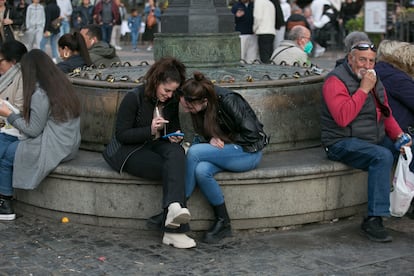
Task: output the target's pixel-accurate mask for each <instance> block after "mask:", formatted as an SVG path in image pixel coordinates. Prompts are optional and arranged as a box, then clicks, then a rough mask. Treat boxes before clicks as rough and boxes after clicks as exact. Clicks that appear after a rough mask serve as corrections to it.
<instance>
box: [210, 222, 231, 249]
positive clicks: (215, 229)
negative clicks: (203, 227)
mask: <svg viewBox="0 0 414 276" xmlns="http://www.w3.org/2000/svg"><path fill="white" fill-rule="evenodd" d="M231 236H232V234H231V225H230V222H229V221H228V220H226V219H223V218H217V220H216V222H215V223H214V225H213V226H212V227H211V228H210V229H209V230H208V231H207V233H206V234H205V235H204V239H203V242H205V243H218V242H219V241H220V240H222V239H223V238H225V237H231Z"/></svg>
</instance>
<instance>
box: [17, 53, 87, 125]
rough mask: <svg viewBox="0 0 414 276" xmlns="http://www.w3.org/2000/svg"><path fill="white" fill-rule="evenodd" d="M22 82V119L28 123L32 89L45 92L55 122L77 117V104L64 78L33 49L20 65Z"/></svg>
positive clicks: (57, 69) (43, 56) (68, 82)
mask: <svg viewBox="0 0 414 276" xmlns="http://www.w3.org/2000/svg"><path fill="white" fill-rule="evenodd" d="M20 63H21V70H22V79H23V118H24V119H25V120H26V121H27V122H29V121H30V105H31V101H32V95H33V93H34V92H35V90H36V85H37V84H39V86H40V87H41V88H42V89H43V90H44V91H45V92H46V94H47V95H48V98H49V103H50V111H51V115H52V117H53V119H54V120H55V121H57V122H66V121H68V120H69V119H72V118H76V117H79V115H80V102H79V99H78V97H77V95H76V93H75V91H74V89H73V86H72V84H71V83H70V81H69V79H68V77H67V76H66V75H65V74H64V73H63V72H62V71H61V70H60V69H59V68H58V67H57V66H56V65H55V64H54V63H53V61H52V59H51V58H50V57H49V56H48V55H47V54H46V53H45V52H43V51H42V50H39V49H33V50H31V51H30V52H28V53H27V54H25V55H24V56H23V58H22V59H21V61H20Z"/></svg>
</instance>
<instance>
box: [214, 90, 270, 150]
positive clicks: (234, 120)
mask: <svg viewBox="0 0 414 276" xmlns="http://www.w3.org/2000/svg"><path fill="white" fill-rule="evenodd" d="M214 88H215V91H216V93H217V96H218V120H219V122H218V123H219V124H220V127H221V128H222V129H223V130H224V131H225V132H226V133H229V134H230V139H231V140H232V141H233V142H234V143H235V144H237V145H240V146H241V147H243V150H244V151H246V152H257V151H260V150H262V149H263V148H264V147H265V146H266V145H267V144H268V143H269V139H270V137H268V136H267V135H266V133H265V132H264V131H263V124H262V123H261V122H260V121H259V120H258V118H257V116H256V114H255V112H254V110H253V109H252V108H251V106H250V105H249V103H248V102H247V101H246V100H245V99H244V98H243V97H242V96H241V95H240V94H238V93H236V92H233V91H231V90H229V89H226V88H223V87H219V86H215V87H214Z"/></svg>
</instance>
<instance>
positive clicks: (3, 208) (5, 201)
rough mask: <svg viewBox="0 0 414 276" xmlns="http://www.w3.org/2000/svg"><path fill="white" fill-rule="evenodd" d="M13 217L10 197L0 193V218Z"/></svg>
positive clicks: (14, 215)
mask: <svg viewBox="0 0 414 276" xmlns="http://www.w3.org/2000/svg"><path fill="white" fill-rule="evenodd" d="M15 218H16V214H15V213H14V210H13V206H12V200H11V197H6V196H3V195H0V220H14V219H15Z"/></svg>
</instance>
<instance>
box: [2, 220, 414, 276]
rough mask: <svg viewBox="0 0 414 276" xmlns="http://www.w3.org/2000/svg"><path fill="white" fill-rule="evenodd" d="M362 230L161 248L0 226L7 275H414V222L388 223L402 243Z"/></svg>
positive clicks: (109, 233)
mask: <svg viewBox="0 0 414 276" xmlns="http://www.w3.org/2000/svg"><path fill="white" fill-rule="evenodd" d="M359 225H360V218H359V217H353V218H348V219H343V220H340V221H337V222H328V223H317V224H310V225H305V226H299V227H296V228H284V229H272V230H271V229H267V230H262V231H238V232H235V233H234V234H233V237H231V238H227V239H225V240H224V241H223V242H222V243H220V244H218V245H207V244H203V243H201V242H198V244H197V248H194V249H187V250H186V249H175V248H173V247H171V246H166V245H163V244H161V234H160V233H158V232H157V231H143V230H141V231H137V230H134V229H116V228H105V227H96V226H86V225H79V224H73V223H71V222H69V223H66V224H62V223H61V222H60V221H55V220H50V219H46V218H37V217H34V216H32V215H28V214H25V215H23V216H19V217H18V218H17V219H16V220H15V221H13V222H0V232H1V235H2V239H1V241H0V252H1V253H0V256H1V257H0V275H42V276H43V275H414V249H413V244H414V220H411V219H408V218H402V219H397V218H391V219H388V220H387V221H386V222H385V225H386V226H387V228H388V229H390V231H391V233H392V235H393V237H394V241H393V242H391V243H385V244H381V243H374V242H370V241H368V240H367V239H366V238H365V237H363V236H362V235H361V234H360V233H359ZM190 235H191V236H193V237H195V238H196V239H198V240H199V238H200V237H201V233H194V232H192V233H191V234H190Z"/></svg>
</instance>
